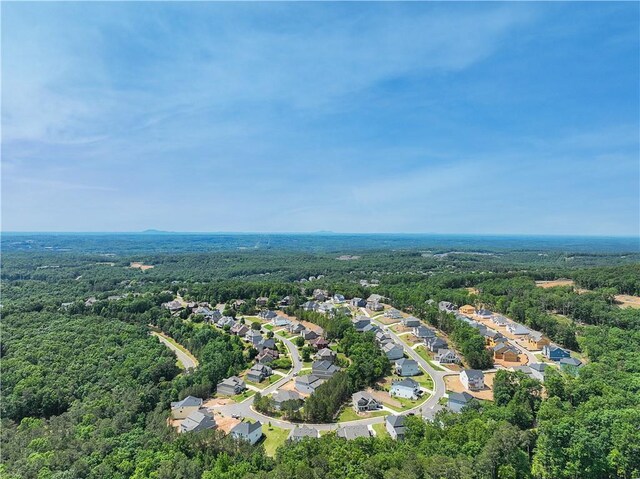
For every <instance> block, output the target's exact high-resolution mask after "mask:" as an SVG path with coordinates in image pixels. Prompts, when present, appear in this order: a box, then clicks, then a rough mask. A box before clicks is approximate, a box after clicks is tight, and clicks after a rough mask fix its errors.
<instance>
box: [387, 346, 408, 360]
mask: <svg viewBox="0 0 640 479" xmlns="http://www.w3.org/2000/svg"><path fill="white" fill-rule="evenodd" d="M382 352H383V353H384V354H386V355H387V358H389V361H395V360H396V359H400V358H402V357H403V356H404V350H403V349H402V346H400V345H398V344H396V343H394V342H388V343H386V344H385V345H384V346H382Z"/></svg>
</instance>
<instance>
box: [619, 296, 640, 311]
mask: <svg viewBox="0 0 640 479" xmlns="http://www.w3.org/2000/svg"><path fill="white" fill-rule="evenodd" d="M615 299H616V302H617V303H618V306H620V307H621V308H640V297H639V296H630V295H628V294H617V295H616V296H615Z"/></svg>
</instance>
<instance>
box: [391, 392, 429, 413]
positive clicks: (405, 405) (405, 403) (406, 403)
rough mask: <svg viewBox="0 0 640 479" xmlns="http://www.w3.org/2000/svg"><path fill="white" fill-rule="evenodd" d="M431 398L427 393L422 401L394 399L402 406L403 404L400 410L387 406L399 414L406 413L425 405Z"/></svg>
mask: <svg viewBox="0 0 640 479" xmlns="http://www.w3.org/2000/svg"><path fill="white" fill-rule="evenodd" d="M430 397H431V395H430V394H428V393H425V394H424V395H423V396H422V397H421V398H420V399H418V400H413V399H407V398H401V397H397V396H396V397H394V398H393V399H395V400H397V401H398V402H399V403H400V404H402V407H400V408H398V407H395V406H392V405H390V404H386V406H387V407H388V408H389V409H393V410H394V411H397V412H401V411H406V410H407V409H412V408H414V407H416V406H419V405H420V404H422V403H424V402H425V401H426V400H427V399H429V398H430Z"/></svg>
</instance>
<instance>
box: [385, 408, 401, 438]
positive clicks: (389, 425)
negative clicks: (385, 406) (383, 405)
mask: <svg viewBox="0 0 640 479" xmlns="http://www.w3.org/2000/svg"><path fill="white" fill-rule="evenodd" d="M404 419H405V418H404V416H395V415H393V414H390V415H389V416H387V417H386V418H385V419H384V425H385V428H386V429H387V432H388V433H389V436H391V437H392V438H393V439H396V440H398V441H401V440H403V439H404V435H405V432H406V428H405V425H404Z"/></svg>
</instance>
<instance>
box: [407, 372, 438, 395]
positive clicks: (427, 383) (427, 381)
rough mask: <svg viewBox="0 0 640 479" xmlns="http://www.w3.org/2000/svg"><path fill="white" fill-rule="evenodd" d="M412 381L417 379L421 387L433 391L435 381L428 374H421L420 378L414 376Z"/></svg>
mask: <svg viewBox="0 0 640 479" xmlns="http://www.w3.org/2000/svg"><path fill="white" fill-rule="evenodd" d="M411 379H415V380H416V381H417V382H418V384H420V386H422V387H423V388H427V389H430V390H432V391H433V379H431V376H429V375H428V374H424V373H423V374H421V375H420V376H412V378H411Z"/></svg>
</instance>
